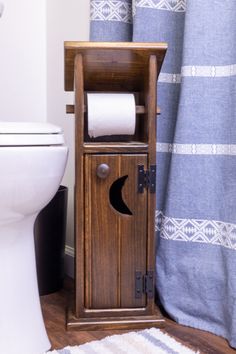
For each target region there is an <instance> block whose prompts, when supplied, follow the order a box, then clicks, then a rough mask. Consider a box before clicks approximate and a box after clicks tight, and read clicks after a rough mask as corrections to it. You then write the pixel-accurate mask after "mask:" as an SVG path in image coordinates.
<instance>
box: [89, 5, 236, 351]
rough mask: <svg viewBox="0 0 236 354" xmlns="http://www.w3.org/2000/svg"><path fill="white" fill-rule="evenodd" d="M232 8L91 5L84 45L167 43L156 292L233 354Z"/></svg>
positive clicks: (235, 66)
mask: <svg viewBox="0 0 236 354" xmlns="http://www.w3.org/2000/svg"><path fill="white" fill-rule="evenodd" d="M235 18H236V2H235V0H224V1H221V0H198V1H196V0H187V1H186V0H133V1H131V0H129V1H126V0H121V1H115V0H114V1H113V0H103V1H98V0H91V40H96V41H97V40H100V41H140V42H157V41H158V42H159V41H165V42H168V47H169V48H168V52H167V56H166V59H165V61H164V65H163V67H162V71H161V74H160V77H159V81H158V104H159V106H160V107H161V111H162V114H161V116H160V118H158V129H157V145H156V148H157V208H156V231H157V243H158V246H157V257H156V269H157V290H158V293H159V296H160V300H161V303H162V305H163V306H164V308H165V310H166V311H167V312H168V313H169V314H170V316H171V317H173V318H174V319H175V320H176V321H177V322H179V323H181V324H185V325H188V326H192V327H195V328H200V329H204V330H207V331H210V332H213V333H215V334H218V335H220V336H223V337H225V338H227V339H228V340H229V342H230V344H231V346H233V347H236V275H235V272H234V269H235V266H236V253H235V251H236V45H235V44H236V21H235Z"/></svg>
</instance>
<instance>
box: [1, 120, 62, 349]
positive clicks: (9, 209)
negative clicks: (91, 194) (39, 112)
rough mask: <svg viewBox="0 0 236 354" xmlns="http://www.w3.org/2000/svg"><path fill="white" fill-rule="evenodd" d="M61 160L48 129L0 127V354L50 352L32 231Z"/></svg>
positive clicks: (56, 134)
mask: <svg viewBox="0 0 236 354" xmlns="http://www.w3.org/2000/svg"><path fill="white" fill-rule="evenodd" d="M67 154H68V148H67V147H66V146H65V145H64V138H63V134H62V131H61V129H60V128H58V127H56V126H54V125H51V124H47V123H26V122H0V353H4V354H42V353H44V352H45V351H47V350H49V349H50V347H51V345H50V342H49V339H48V336H47V333H46V330H45V326H44V322H43V317H42V312H41V307H40V300H39V293H38V285H37V277H36V263H35V250H34V236H33V227H34V221H35V219H36V216H37V215H38V213H39V212H40V210H41V209H42V208H44V206H46V205H47V204H48V202H49V201H50V200H51V199H52V198H53V196H54V195H55V193H56V192H57V190H58V187H59V185H60V182H61V179H62V177H63V174H64V171H65V166H66V162H67Z"/></svg>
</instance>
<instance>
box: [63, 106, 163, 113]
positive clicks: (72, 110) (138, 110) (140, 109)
mask: <svg viewBox="0 0 236 354" xmlns="http://www.w3.org/2000/svg"><path fill="white" fill-rule="evenodd" d="M86 112H87V106H84V113H86ZM66 113H67V114H73V113H75V106H74V105H73V104H67V105H66ZM145 113H146V109H145V107H144V106H136V114H145ZM160 113H161V110H160V107H157V109H156V114H160Z"/></svg>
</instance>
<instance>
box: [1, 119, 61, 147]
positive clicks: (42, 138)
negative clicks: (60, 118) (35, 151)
mask: <svg viewBox="0 0 236 354" xmlns="http://www.w3.org/2000/svg"><path fill="white" fill-rule="evenodd" d="M63 144H64V136H63V133H62V129H61V128H60V127H58V126H56V125H53V124H50V123H40V122H0V146H42V145H63Z"/></svg>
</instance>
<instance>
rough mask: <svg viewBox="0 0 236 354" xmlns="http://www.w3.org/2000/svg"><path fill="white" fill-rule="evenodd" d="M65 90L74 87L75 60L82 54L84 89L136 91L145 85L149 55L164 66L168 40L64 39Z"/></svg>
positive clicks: (159, 66)
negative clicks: (73, 40) (74, 40)
mask: <svg viewBox="0 0 236 354" xmlns="http://www.w3.org/2000/svg"><path fill="white" fill-rule="evenodd" d="M64 47H65V90H66V91H73V90H74V60H75V56H76V55H77V54H78V53H79V54H81V55H82V56H83V60H84V65H85V67H86V71H85V72H84V83H85V91H108V92H109V91H122V92H135V91H140V90H142V89H143V77H144V76H145V75H146V73H145V71H146V67H147V66H148V62H149V57H150V55H152V54H154V55H155V56H157V58H158V62H159V65H158V70H160V68H161V63H162V62H163V59H164V56H165V52H166V49H167V44H166V43H130V42H128V43H125V42H65V44H64Z"/></svg>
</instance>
